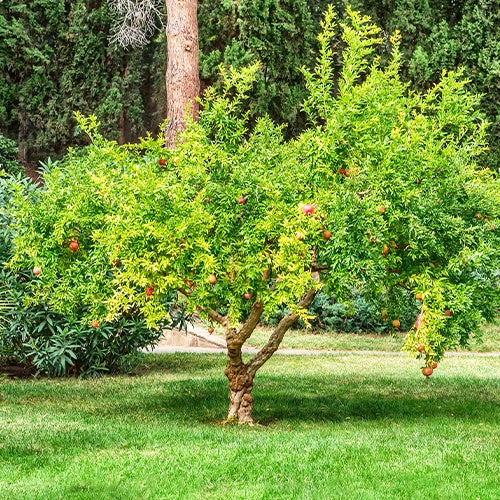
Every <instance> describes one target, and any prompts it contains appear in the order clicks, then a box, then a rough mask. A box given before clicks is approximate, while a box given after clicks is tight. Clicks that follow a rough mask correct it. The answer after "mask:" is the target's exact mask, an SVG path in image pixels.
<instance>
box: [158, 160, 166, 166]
mask: <svg viewBox="0 0 500 500" xmlns="http://www.w3.org/2000/svg"><path fill="white" fill-rule="evenodd" d="M165 163H166V162H165V158H158V164H159V165H161V166H162V167H163V166H164V165H165Z"/></svg>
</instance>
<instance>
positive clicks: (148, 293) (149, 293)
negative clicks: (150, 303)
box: [146, 285, 155, 297]
mask: <svg viewBox="0 0 500 500" xmlns="http://www.w3.org/2000/svg"><path fill="white" fill-rule="evenodd" d="M154 290H155V289H154V286H153V285H151V286H148V287H147V288H146V296H147V297H151V295H153V292H154Z"/></svg>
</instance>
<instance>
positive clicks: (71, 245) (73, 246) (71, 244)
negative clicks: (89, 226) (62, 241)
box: [68, 240, 80, 253]
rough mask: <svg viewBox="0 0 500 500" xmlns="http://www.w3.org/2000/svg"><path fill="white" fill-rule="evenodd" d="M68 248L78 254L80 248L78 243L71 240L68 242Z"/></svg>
mask: <svg viewBox="0 0 500 500" xmlns="http://www.w3.org/2000/svg"><path fill="white" fill-rule="evenodd" d="M68 248H69V249H70V250H71V251H72V252H73V253H76V252H78V248H80V245H79V244H78V241H76V240H71V241H70V242H69V245H68Z"/></svg>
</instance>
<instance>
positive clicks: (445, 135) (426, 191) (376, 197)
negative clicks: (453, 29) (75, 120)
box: [10, 10, 500, 365]
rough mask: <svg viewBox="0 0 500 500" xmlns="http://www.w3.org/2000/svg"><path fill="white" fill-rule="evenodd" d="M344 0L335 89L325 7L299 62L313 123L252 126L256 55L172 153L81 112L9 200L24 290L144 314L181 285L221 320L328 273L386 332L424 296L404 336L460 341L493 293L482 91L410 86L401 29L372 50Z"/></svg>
mask: <svg viewBox="0 0 500 500" xmlns="http://www.w3.org/2000/svg"><path fill="white" fill-rule="evenodd" d="M348 14H349V16H350V21H349V22H347V21H346V22H343V23H341V24H340V27H341V28H342V33H341V36H342V39H343V40H344V43H345V50H343V52H342V54H341V56H342V61H343V67H342V70H341V71H340V73H339V82H341V83H339V87H338V89H337V90H338V96H337V98H336V99H334V98H333V97H332V94H333V93H334V92H335V89H334V88H333V87H332V86H331V85H330V84H329V83H328V80H327V78H325V75H327V76H331V75H332V74H333V73H332V66H331V65H332V64H333V63H332V53H331V51H330V49H329V48H328V46H329V44H331V43H332V42H333V37H334V36H335V33H336V28H335V26H334V16H333V11H332V10H330V11H329V12H328V14H327V16H326V18H325V24H324V28H325V29H324V31H323V34H322V35H321V36H320V45H321V50H320V53H319V56H318V62H317V65H316V68H315V69H314V70H313V71H305V76H306V80H307V85H308V89H309V93H310V97H309V98H308V100H307V101H306V102H307V105H306V108H307V111H308V112H309V113H310V119H311V121H314V122H315V125H314V126H312V127H310V128H308V129H307V130H306V131H305V132H303V133H302V134H301V135H300V136H299V137H297V138H296V139H293V140H289V141H285V140H284V139H283V136H282V128H281V127H280V126H277V125H275V124H274V123H273V122H272V121H271V120H270V119H269V118H266V117H264V118H260V119H258V120H257V121H256V122H255V126H252V125H251V122H252V118H251V115H250V113H248V112H246V111H245V110H247V109H248V108H247V107H246V105H245V103H246V99H247V97H248V95H249V92H250V91H251V89H252V82H253V81H254V78H255V75H256V73H257V71H258V66H257V65H253V66H251V67H248V68H246V69H245V70H243V71H241V72H238V71H235V70H231V71H226V72H224V75H223V76H224V84H223V85H222V89H221V91H220V92H216V91H215V90H209V91H207V92H206V94H205V98H204V100H203V111H202V113H201V115H200V121H199V123H198V124H195V123H190V124H189V127H188V130H187V131H186V133H185V134H184V136H183V137H182V140H181V141H180V142H179V144H178V147H177V149H175V150H165V149H163V147H162V142H163V138H162V137H161V136H160V137H159V138H158V139H157V140H155V139H153V138H151V137H147V138H146V139H144V140H142V141H141V143H140V144H138V145H135V146H126V147H120V146H118V145H117V144H116V143H114V142H110V141H107V140H105V139H103V138H102V137H101V136H100V135H99V134H98V133H97V130H96V127H97V123H96V122H95V120H90V119H82V117H80V119H79V121H80V126H81V128H82V129H83V130H85V131H86V132H87V133H88V134H89V135H90V137H92V140H93V143H92V144H91V145H90V146H89V147H88V148H86V149H84V150H73V151H70V153H69V155H68V156H67V157H66V158H65V160H64V161H63V162H61V163H60V164H56V165H52V166H51V168H49V169H47V171H46V172H45V175H44V177H45V185H44V186H43V188H42V189H40V190H38V191H36V192H34V193H33V194H32V196H19V195H18V196H17V198H16V208H15V217H16V221H17V223H16V226H15V231H16V238H15V248H16V251H15V255H14V258H13V260H12V261H11V263H10V266H11V268H12V269H16V270H22V269H24V270H27V269H31V268H32V267H33V266H38V267H40V268H41V274H40V276H39V277H38V278H37V279H36V280H33V281H32V284H31V290H32V294H33V299H32V300H33V301H34V302H36V301H42V302H47V303H48V304H50V306H51V307H53V308H54V309H55V310H56V311H58V312H60V313H61V314H65V315H66V316H67V317H69V318H71V317H72V316H74V315H75V311H77V310H79V308H81V307H83V308H84V309H85V311H86V315H87V316H86V320H87V321H91V320H92V319H95V318H98V319H99V320H107V321H114V320H116V319H117V318H119V317H121V315H123V314H125V313H126V312H127V311H130V310H134V311H138V312H139V313H140V314H141V315H144V317H146V318H147V320H148V322H149V324H150V325H151V326H152V325H153V324H155V323H156V322H157V321H159V320H161V319H163V318H164V317H165V315H166V312H167V311H166V307H165V301H166V300H169V298H170V297H172V294H173V293H177V291H179V293H180V294H181V296H183V297H184V298H183V300H184V301H185V305H186V307H187V311H188V312H190V311H195V310H199V311H201V314H205V315H206V314H208V311H210V310H215V311H220V312H223V313H228V314H229V317H230V319H231V322H232V323H233V324H236V323H237V322H238V321H240V320H241V319H245V318H246V317H247V316H248V315H249V313H250V310H251V308H252V303H253V302H254V300H258V301H259V302H261V303H262V304H263V306H264V313H265V314H273V313H274V312H276V311H277V310H278V309H279V308H281V307H285V308H287V309H289V310H291V311H293V312H294V313H296V314H299V315H300V317H301V318H302V319H303V320H304V321H306V322H307V321H308V319H309V318H310V314H308V313H307V311H305V310H303V309H301V308H300V307H299V306H298V302H297V301H298V299H299V298H300V297H301V296H303V294H304V293H305V292H307V291H310V290H311V289H314V290H317V289H319V288H321V287H322V286H324V289H325V291H326V293H328V294H330V295H333V296H335V297H337V299H338V300H339V301H340V302H344V303H346V304H348V303H349V301H350V300H351V299H352V293H353V291H354V292H356V293H360V294H361V293H362V294H363V296H364V297H366V299H367V300H368V301H370V303H372V304H374V307H376V308H377V309H378V311H380V315H381V317H384V318H386V319H387V323H388V324H389V325H393V327H394V328H395V329H397V328H398V327H399V325H398V322H399V323H401V321H402V320H403V319H404V317H403V315H404V313H405V311H408V309H409V307H410V308H411V307H415V299H414V297H413V295H414V294H416V293H419V294H422V300H423V302H422V306H421V313H422V316H421V321H420V324H421V326H420V327H419V328H415V329H412V330H411V331H410V334H409V337H408V342H407V348H408V349H409V350H410V351H412V352H413V353H414V354H417V346H418V345H419V344H420V343H425V345H426V351H425V354H424V355H425V362H426V364H428V365H430V364H432V363H433V362H434V360H438V359H439V358H440V357H441V356H442V354H443V352H444V350H445V349H449V348H450V347H453V346H455V345H457V344H461V345H463V344H465V343H466V342H467V339H468V338H469V336H470V334H471V333H473V332H477V331H478V329H479V324H480V322H481V320H482V319H483V318H485V319H492V318H493V317H494V315H495V314H496V311H497V306H498V302H499V293H498V276H497V270H498V269H499V266H498V264H499V262H498V257H499V248H500V245H499V241H498V238H499V231H498V210H499V206H500V203H499V194H498V193H499V192H500V191H499V189H498V179H497V178H496V177H495V175H494V173H493V172H492V171H491V170H488V169H486V168H483V167H482V166H481V165H480V164H479V163H478V158H479V156H480V155H481V153H482V152H483V150H484V147H485V128H486V125H485V123H484V121H483V120H482V118H481V115H480V114H479V113H478V111H477V105H478V102H479V98H478V97H476V96H473V95H471V94H469V93H467V92H466V90H465V85H466V81H465V80H464V79H463V77H462V72H461V71H459V72H443V74H442V79H441V81H440V82H439V83H438V84H437V85H436V86H435V87H433V88H432V89H431V90H429V91H428V92H427V93H422V94H420V93H412V92H409V91H408V88H407V85H405V84H403V83H402V82H401V81H400V79H399V77H398V74H399V68H400V61H401V56H400V53H399V50H398V44H397V41H398V39H397V36H396V37H394V38H393V39H392V43H393V44H392V48H391V55H390V58H389V59H388V61H387V62H386V63H382V61H381V59H380V58H378V57H375V56H374V54H375V48H376V47H377V46H378V45H379V44H380V43H382V41H381V40H380V39H379V38H378V36H377V29H376V28H375V27H374V26H373V25H372V24H371V22H370V21H369V20H368V19H367V18H363V17H361V16H360V15H359V14H357V13H356V12H352V11H348ZM159 160H161V161H159ZM304 204H313V207H314V208H313V210H314V212H313V214H312V215H306V214H305V213H304V209H305V207H304ZM325 230H328V231H330V233H331V234H330V237H329V238H325V237H324V231H325ZM74 241H77V242H78V248H77V249H76V250H74V251H71V249H70V244H71V242H74ZM311 271H317V272H319V273H320V274H319V278H320V283H318V282H317V281H316V279H315V275H314V274H315V273H314V272H313V273H311ZM212 275H213V276H212ZM214 278H215V279H214ZM249 297H250V299H249ZM410 310H411V309H410Z"/></svg>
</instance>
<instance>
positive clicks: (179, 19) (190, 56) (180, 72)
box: [165, 0, 200, 148]
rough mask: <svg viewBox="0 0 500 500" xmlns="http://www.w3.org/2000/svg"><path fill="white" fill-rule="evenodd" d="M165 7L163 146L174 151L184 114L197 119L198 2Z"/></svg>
mask: <svg viewBox="0 0 500 500" xmlns="http://www.w3.org/2000/svg"><path fill="white" fill-rule="evenodd" d="M165 3H166V7H167V53H168V61H167V74H166V86H167V128H166V129H165V145H166V146H167V147H170V148H173V147H175V144H176V142H177V137H178V135H179V133H180V132H182V131H183V130H184V129H185V128H186V122H185V115H186V113H187V112H189V114H190V115H191V116H192V117H193V119H194V120H196V119H197V118H198V110H199V106H198V102H197V101H196V98H197V97H198V95H199V93H200V76H199V69H198V51H199V48H198V19H197V7H198V2H197V0H165Z"/></svg>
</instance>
